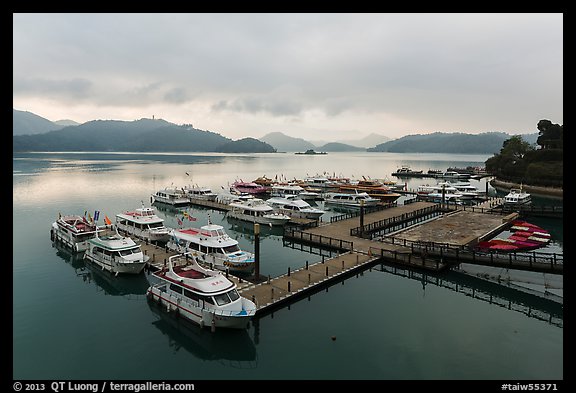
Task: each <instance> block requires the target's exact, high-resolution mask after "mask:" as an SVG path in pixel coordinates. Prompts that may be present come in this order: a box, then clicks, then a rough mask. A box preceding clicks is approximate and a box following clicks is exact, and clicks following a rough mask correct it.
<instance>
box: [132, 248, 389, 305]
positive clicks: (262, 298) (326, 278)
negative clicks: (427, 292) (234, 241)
mask: <svg viewBox="0 0 576 393" xmlns="http://www.w3.org/2000/svg"><path fill="white" fill-rule="evenodd" d="M141 247H142V250H143V252H144V254H145V255H148V256H150V261H149V270H160V269H162V268H164V267H166V266H167V263H168V259H169V258H170V257H171V256H174V255H177V253H175V252H172V251H170V250H168V251H167V250H166V248H165V247H160V246H158V245H154V244H146V243H142V244H141ZM378 259H379V257H377V256H375V257H372V256H369V255H366V254H361V253H355V252H345V253H342V254H339V255H338V256H336V257H333V258H329V259H326V258H324V257H322V260H321V261H319V262H316V263H313V264H308V262H306V265H305V266H304V267H302V268H300V269H296V270H293V271H290V268H288V271H287V273H285V274H282V275H280V276H277V277H268V279H266V278H264V277H260V279H259V280H258V282H253V281H250V277H246V278H242V277H239V276H235V275H233V274H230V273H224V272H223V273H222V274H225V275H226V277H227V278H228V279H229V280H230V281H232V282H234V283H235V284H236V285H237V288H238V292H239V293H240V294H241V295H242V296H244V297H245V298H247V299H250V300H252V301H253V302H254V303H255V304H256V306H257V311H256V312H257V313H261V312H263V311H268V310H271V309H273V308H276V307H278V306H281V305H284V304H286V303H288V302H290V301H294V300H296V299H297V298H299V297H300V296H304V295H305V294H307V293H310V292H312V291H314V290H318V289H320V288H322V287H323V285H326V284H327V283H329V282H332V281H334V280H336V279H338V278H343V277H346V276H348V275H350V274H353V273H354V272H357V271H359V270H363V269H366V268H367V267H368V266H369V265H370V264H372V263H374V262H375V261H377V260H378ZM184 260H185V258H184V257H182V262H180V263H185V262H184Z"/></svg>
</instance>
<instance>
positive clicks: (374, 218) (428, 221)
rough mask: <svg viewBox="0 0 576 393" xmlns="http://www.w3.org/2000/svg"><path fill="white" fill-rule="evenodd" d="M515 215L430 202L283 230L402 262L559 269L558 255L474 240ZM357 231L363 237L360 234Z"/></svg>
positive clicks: (296, 238) (294, 238)
mask: <svg viewBox="0 0 576 393" xmlns="http://www.w3.org/2000/svg"><path fill="white" fill-rule="evenodd" d="M516 218H518V213H517V212H512V213H508V214H505V215H503V214H502V213H499V212H494V211H492V210H491V209H483V208H474V209H471V208H468V207H467V208H463V207H456V208H454V207H451V208H449V209H445V208H441V207H440V205H438V204H433V203H431V202H414V203H411V204H409V205H404V206H397V207H392V208H390V209H386V210H382V211H378V212H373V213H367V214H365V215H364V216H363V217H353V218H349V219H346V220H341V221H336V222H333V223H330V224H326V225H321V226H318V227H315V228H309V229H306V230H295V229H287V230H286V231H285V235H284V237H285V239H287V240H288V242H301V243H304V244H313V245H315V246H317V247H326V248H333V249H338V250H349V251H354V252H358V253H365V254H367V255H369V256H376V255H379V256H380V257H381V258H382V259H383V260H386V261H387V262H391V263H394V264H399V265H403V266H409V267H410V266H412V267H417V268H424V269H428V270H443V269H446V268H448V267H450V266H452V265H458V264H460V263H471V264H478V265H486V266H494V267H504V268H510V269H519V270H528V271H536V272H547V273H553V274H563V256H562V254H547V253H537V252H513V253H506V254H501V253H486V252H478V251H475V250H474V248H473V247H474V245H475V244H477V243H478V242H480V241H483V240H485V239H488V238H490V237H493V236H494V235H496V234H497V233H499V232H501V231H503V230H504V229H506V227H507V226H509V225H510V223H511V222H512V221H513V220H515V219H516ZM359 236H362V237H359Z"/></svg>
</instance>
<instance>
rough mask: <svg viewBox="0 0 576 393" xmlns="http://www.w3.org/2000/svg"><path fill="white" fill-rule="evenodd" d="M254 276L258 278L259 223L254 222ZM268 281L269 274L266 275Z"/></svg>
mask: <svg viewBox="0 0 576 393" xmlns="http://www.w3.org/2000/svg"><path fill="white" fill-rule="evenodd" d="M254 265H255V266H254V277H255V278H256V280H258V279H259V278H260V224H258V223H254ZM268 282H270V276H268Z"/></svg>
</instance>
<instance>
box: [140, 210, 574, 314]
mask: <svg viewBox="0 0 576 393" xmlns="http://www.w3.org/2000/svg"><path fill="white" fill-rule="evenodd" d="M204 202H207V201H204ZM212 204H214V202H210V203H206V206H207V207H214V208H221V206H219V205H221V204H219V205H213V206H210V205H212ZM497 205H498V201H492V202H487V203H486V205H484V206H482V207H478V206H475V207H460V206H443V205H441V204H437V203H432V202H413V203H410V204H408V205H400V206H392V205H391V206H390V207H389V208H385V209H382V210H378V211H373V212H370V213H365V214H364V213H362V214H360V215H359V216H353V217H349V218H345V219H340V220H334V221H333V222H331V223H325V224H322V225H318V226H316V227H312V228H306V229H303V228H299V229H298V228H291V227H286V228H285V231H284V245H285V246H289V247H293V248H296V247H297V246H296V244H299V245H300V247H303V244H307V245H310V246H311V247H312V246H314V247H318V248H322V249H331V250H333V251H336V252H337V253H338V254H337V256H335V257H331V258H328V259H327V258H325V256H323V257H322V260H321V261H318V262H315V263H312V264H308V261H307V262H306V266H304V267H301V268H299V269H297V270H294V271H290V269H288V271H287V272H286V273H285V274H282V275H280V276H277V277H269V276H268V277H264V276H260V277H258V279H255V278H254V277H245V278H243V277H239V276H234V275H232V274H229V273H223V274H226V276H227V277H228V278H229V279H230V280H232V281H233V282H235V283H236V285H237V287H238V291H239V292H240V293H241V294H242V296H244V297H246V298H248V299H251V300H252V301H254V303H256V305H257V312H258V313H260V312H263V311H267V310H270V309H273V308H275V307H278V306H281V305H283V304H286V303H288V302H290V301H292V300H295V299H297V298H299V297H300V296H304V295H305V294H306V293H310V292H313V291H315V290H318V289H319V288H322V287H323V286H324V285H326V284H328V283H329V282H332V281H334V280H338V279H339V278H343V277H346V276H348V275H351V274H354V273H355V272H358V271H361V270H364V269H367V268H369V267H370V266H372V265H375V264H376V263H377V262H380V263H383V262H384V263H387V264H390V265H391V266H402V267H405V268H416V269H418V270H424V271H426V270H428V271H432V272H434V271H441V270H444V269H448V268H450V267H451V266H456V265H458V264H460V263H472V264H480V265H486V266H496V267H504V268H511V269H520V270H529V271H536V272H546V273H553V274H563V256H562V254H544V253H536V252H532V253H507V254H499V253H486V252H475V251H473V245H475V244H476V243H477V242H479V241H482V240H483V239H486V238H489V237H492V236H494V234H495V233H498V232H500V231H502V230H504V229H505V228H506V227H507V226H508V225H510V223H511V222H512V221H513V220H515V219H516V218H518V213H517V212H513V213H508V214H502V213H499V212H495V211H494V210H493V209H494V207H496V206H497ZM215 206H218V207H215ZM346 217H348V216H346ZM141 246H142V249H143V252H144V253H145V254H146V255H148V256H150V260H149V266H148V268H149V269H151V270H158V269H162V268H163V267H165V266H166V265H167V261H168V259H169V257H170V256H172V255H176V253H175V252H173V251H171V250H169V249H168V248H166V247H161V246H158V245H154V244H148V243H145V242H143V243H142V244H141Z"/></svg>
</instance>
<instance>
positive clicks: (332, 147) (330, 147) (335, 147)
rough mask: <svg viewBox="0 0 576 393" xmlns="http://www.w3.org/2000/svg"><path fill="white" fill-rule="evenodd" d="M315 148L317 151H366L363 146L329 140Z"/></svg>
mask: <svg viewBox="0 0 576 393" xmlns="http://www.w3.org/2000/svg"><path fill="white" fill-rule="evenodd" d="M316 150H318V151H330V152H338V151H366V148H364V147H357V146H352V145H347V144H345V143H338V142H330V143H327V144H325V145H323V146H320V147H318V148H317V149H316Z"/></svg>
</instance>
